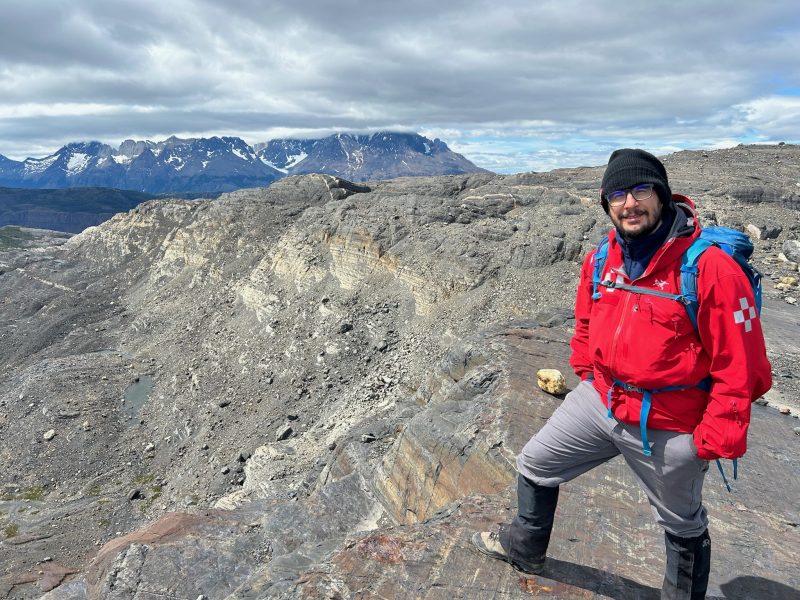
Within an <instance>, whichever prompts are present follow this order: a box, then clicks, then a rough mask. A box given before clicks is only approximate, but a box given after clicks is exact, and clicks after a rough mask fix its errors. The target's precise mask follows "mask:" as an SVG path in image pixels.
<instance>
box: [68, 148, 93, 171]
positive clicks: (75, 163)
mask: <svg viewBox="0 0 800 600" xmlns="http://www.w3.org/2000/svg"><path fill="white" fill-rule="evenodd" d="M90 159H91V157H90V156H89V155H88V154H84V153H83V152H76V153H75V154H73V155H72V156H70V157H69V160H68V161H67V175H77V174H78V173H82V172H83V170H84V169H85V168H86V165H88V164H89V160H90Z"/></svg>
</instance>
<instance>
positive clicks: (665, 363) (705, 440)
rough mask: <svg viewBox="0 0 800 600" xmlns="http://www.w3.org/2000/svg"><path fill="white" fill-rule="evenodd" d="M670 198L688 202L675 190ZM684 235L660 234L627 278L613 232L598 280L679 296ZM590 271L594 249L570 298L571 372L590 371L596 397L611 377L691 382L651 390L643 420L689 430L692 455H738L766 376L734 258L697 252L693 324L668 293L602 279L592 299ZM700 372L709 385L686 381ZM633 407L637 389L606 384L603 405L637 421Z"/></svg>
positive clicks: (646, 384) (749, 297)
mask: <svg viewBox="0 0 800 600" xmlns="http://www.w3.org/2000/svg"><path fill="white" fill-rule="evenodd" d="M673 200H674V201H675V202H680V203H684V204H687V205H689V206H691V207H692V209H693V208H694V205H693V204H692V202H691V200H689V199H688V198H686V197H684V196H678V195H674V196H673ZM685 212H687V213H688V212H689V211H685ZM689 219H690V220H689V224H690V225H692V217H691V216H690V217H689ZM685 233H686V234H687V235H682V236H681V235H679V236H677V237H671V238H669V239H667V241H666V242H665V243H664V245H663V246H662V247H661V248H659V249H658V251H657V252H656V254H655V255H654V256H653V258H652V259H651V260H650V263H649V264H648V266H647V269H646V270H645V272H644V273H643V274H642V275H641V277H639V278H638V279H636V280H635V281H633V282H631V281H630V280H628V279H627V277H626V276H625V273H624V269H623V268H622V265H623V260H622V251H621V249H620V246H619V244H618V242H617V239H616V231H614V230H612V231H611V232H610V234H609V247H608V258H607V260H606V265H605V273H604V274H603V275H604V276H603V279H607V278H609V276H610V279H612V280H615V281H619V282H623V283H632V284H634V285H636V286H642V287H648V288H653V289H657V290H660V291H664V292H668V293H674V294H677V293H679V292H680V262H681V257H682V255H683V253H684V252H685V251H686V249H687V248H688V247H689V245H690V244H691V243H692V241H693V240H694V239H695V238H696V237H697V236H698V235H700V228H699V226H698V225H697V224H696V223H695V224H694V225H693V230H687V231H686V232H685ZM593 268H594V251H592V252H590V253H589V255H588V256H587V257H586V259H585V260H584V263H583V268H582V270H581V278H580V284H579V286H578V294H577V298H576V302H575V320H576V326H575V335H574V336H573V338H572V343H571V345H572V358H571V359H570V364H571V365H572V367H573V369H574V370H575V372H576V373H577V374H578V376H579V377H581V379H586V378H589V377H591V376H592V374H594V387H595V389H596V390H597V391H598V392H599V394H600V397H601V399H603V401H605V400H606V398H607V393H608V390H609V388H611V387H612V384H613V383H614V379H617V380H619V381H621V382H624V383H627V384H630V385H631V386H635V387H638V388H643V389H650V390H653V389H660V388H664V387H669V386H681V385H685V386H690V387H687V388H686V389H682V390H678V391H665V392H658V393H654V394H652V407H651V409H650V414H649V417H648V419H647V427H649V428H652V429H664V430H669V431H681V432H687V433H689V432H694V442H695V445H696V446H697V455H698V456H699V457H700V458H703V459H706V460H711V459H715V458H720V457H724V458H738V457H739V456H741V455H742V454H744V453H745V451H746V450H747V427H748V425H749V423H750V404H751V402H752V401H753V400H755V399H756V398H758V397H759V396H761V395H763V394H764V393H765V392H766V391H767V390H768V389H769V388H770V386H771V385H772V376H771V367H770V364H769V361H768V360H767V355H766V348H765V346H764V336H763V334H762V331H761V322H760V320H759V318H758V316H755V317H754V318H752V319H751V318H749V317H750V315H751V314H752V313H751V312H750V311H749V307H754V306H755V300H754V297H753V291H752V288H751V286H750V283H749V282H748V280H747V277H746V276H745V275H744V273H742V271H741V269H740V268H739V266H738V265H737V264H736V262H735V261H734V260H733V259H732V258H731V257H729V256H728V255H727V254H725V252H723V251H722V250H719V249H718V248H714V247H712V248H709V249H708V250H707V251H706V252H704V253H703V255H702V256H701V258H700V261H699V263H698V268H699V276H698V281H697V290H698V302H699V308H698V314H697V327H698V328H697V330H695V328H694V326H693V325H692V322H691V321H690V320H689V317H688V314H687V312H686V309H685V308H684V306H683V305H682V304H681V303H679V302H677V301H675V300H671V299H669V298H661V297H657V296H650V295H643V294H636V293H634V292H629V291H625V290H621V289H607V288H605V287H602V286H601V287H600V290H599V291H600V292H601V296H600V298H599V299H598V300H592V297H591V296H592V270H593ZM737 313H738V316H737ZM742 316H744V317H745V318H744V319H742ZM709 376H710V379H711V389H710V392H706V391H703V390H702V389H700V388H698V387H694V386H695V385H696V384H697V383H699V382H700V381H702V380H703V379H704V378H706V377H709ZM641 405H642V394H641V392H636V391H626V390H624V389H621V388H620V387H614V389H613V391H612V398H611V409H612V411H613V413H614V415H615V416H616V417H617V418H618V419H619V420H621V421H623V422H625V423H629V424H631V425H637V426H638V425H639V413H640V410H641Z"/></svg>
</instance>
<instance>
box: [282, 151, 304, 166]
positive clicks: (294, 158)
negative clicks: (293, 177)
mask: <svg viewBox="0 0 800 600" xmlns="http://www.w3.org/2000/svg"><path fill="white" fill-rule="evenodd" d="M307 156H308V154H307V153H305V152H301V153H300V154H292V155H291V156H288V157H287V158H288V160H287V161H286V170H289V169H291V168H292V167H293V166H295V165H296V164H297V163H299V162H301V161H303V160H305V159H306V157H307Z"/></svg>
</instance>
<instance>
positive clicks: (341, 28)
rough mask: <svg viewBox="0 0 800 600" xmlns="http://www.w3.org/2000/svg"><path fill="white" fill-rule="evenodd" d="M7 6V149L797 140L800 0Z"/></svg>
mask: <svg viewBox="0 0 800 600" xmlns="http://www.w3.org/2000/svg"><path fill="white" fill-rule="evenodd" d="M8 4H9V5H10V6H4V7H3V17H2V20H0V76H2V82H3V88H2V89H3V93H2V94H0V154H3V155H5V156H8V157H10V158H15V159H18V160H19V159H23V158H26V157H27V156H37V157H41V156H45V155H47V154H50V153H52V152H53V151H55V150H56V149H57V148H59V147H60V146H62V145H64V144H65V143H67V142H71V141H79V140H89V139H97V140H100V141H103V142H107V143H110V144H114V145H116V144H119V142H121V141H122V140H123V139H125V138H133V139H152V140H161V139H164V138H166V137H168V136H169V135H173V134H175V135H178V136H183V137H188V136H211V135H237V136H240V137H242V138H244V139H245V140H246V141H247V142H249V143H255V142H262V141H266V140H268V139H271V138H275V137H317V136H321V135H327V134H329V133H333V132H339V131H356V132H372V131H377V130H386V129H390V130H411V131H418V132H421V133H423V134H425V135H428V136H430V137H440V138H441V139H443V140H444V141H445V142H446V143H447V144H448V145H450V147H451V148H452V149H454V150H456V151H458V152H461V153H463V154H464V155H466V156H467V157H468V158H469V159H471V160H472V161H473V162H475V163H476V164H478V165H479V166H482V167H484V168H488V169H491V170H494V171H498V172H519V171H527V170H546V169H551V168H554V167H561V166H575V165H579V164H602V163H604V162H605V160H606V158H607V156H608V154H609V153H610V151H611V150H612V149H614V148H616V147H619V146H622V145H635V146H640V147H645V148H648V149H650V150H652V151H654V152H656V153H659V154H663V153H667V152H670V151H673V150H679V149H683V148H715V147H724V146H730V145H735V144H737V143H741V142H744V143H751V142H767V141H773V142H777V141H786V142H798V141H800V35H798V34H800V10H798V8H797V2H796V0H790V1H775V2H763V3H757V2H744V1H733V2H732V1H729V0H728V1H722V0H719V1H703V0H698V1H694V2H689V1H681V0H675V1H669V2H667V1H664V2H641V3H634V2H629V1H627V0H620V1H590V0H586V1H570V0H558V1H556V2H550V1H537V2H531V1H530V0H519V1H517V0H513V1H507V2H498V0H493V1H492V2H489V1H483V0H472V1H461V2H446V3H445V2H441V3H432V2H422V1H417V0H412V1H397V0H395V1H393V2H384V1H378V0H372V1H361V0H339V1H337V2H326V1H323V0H310V1H303V2H289V1H273V2H263V1H257V0H239V1H233V0H231V1H229V2H222V1H210V0H209V1H207V2H203V1H200V0H194V1H190V0H170V1H169V2H165V1H163V0H159V1H152V0H136V1H127V0H116V1H114V2H108V1H100V0H97V1H91V0H85V1H84V0H73V1H71V2H69V3H66V2H62V1H60V0H58V1H57V0H50V1H44V0H41V1H37V0H30V1H29V2H27V3H8Z"/></svg>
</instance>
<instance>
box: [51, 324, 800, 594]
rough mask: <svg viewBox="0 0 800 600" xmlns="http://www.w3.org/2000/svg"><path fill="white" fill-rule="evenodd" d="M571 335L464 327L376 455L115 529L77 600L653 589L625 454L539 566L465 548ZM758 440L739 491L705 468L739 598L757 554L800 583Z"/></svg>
mask: <svg viewBox="0 0 800 600" xmlns="http://www.w3.org/2000/svg"><path fill="white" fill-rule="evenodd" d="M567 342H568V336H567V335H565V334H564V333H563V332H554V331H553V330H552V329H537V328H535V327H533V326H532V324H531V323H529V322H528V323H526V322H520V323H515V324H513V325H512V326H510V327H508V328H494V329H491V330H489V331H486V332H484V333H482V334H479V335H477V336H474V337H473V338H472V339H471V340H469V342H468V343H466V344H464V345H461V346H459V347H458V348H454V349H453V350H452V351H451V352H450V353H449V354H448V356H447V358H446V359H445V360H444V361H443V362H442V363H441V364H440V366H439V367H438V368H437V369H436V370H435V371H433V372H432V373H431V374H430V376H429V378H428V381H427V383H426V384H425V385H424V386H423V388H422V389H421V391H420V393H419V394H420V396H419V399H421V400H423V401H424V403H423V404H421V405H419V406H418V412H417V414H416V415H415V416H414V417H412V418H411V419H410V420H408V421H407V422H406V423H405V425H404V426H403V427H402V431H400V432H399V433H398V434H397V436H396V437H395V438H394V440H393V442H392V443H391V445H390V447H389V448H387V449H386V451H385V452H383V453H382V456H381V455H380V454H372V453H370V452H368V451H366V450H365V445H364V444H363V443H362V442H361V441H359V440H358V439H352V440H351V441H349V442H348V443H346V444H344V445H343V446H342V447H340V448H338V449H337V450H336V452H335V454H334V457H332V460H331V461H330V462H329V463H328V467H326V469H325V471H324V472H323V473H321V474H320V476H319V477H318V478H317V479H316V481H315V482H314V484H313V489H312V491H311V492H310V494H309V495H308V496H307V497H305V498H300V499H298V500H297V501H296V502H285V501H284V502H277V501H276V502H271V503H265V502H264V501H257V502H255V503H252V504H245V505H242V506H240V507H239V508H236V509H234V510H232V511H210V512H204V513H199V514H192V515H188V514H184V515H168V516H166V517H164V518H162V519H161V520H160V521H158V522H156V523H155V524H154V525H152V526H150V527H148V528H146V529H144V530H142V531H139V532H136V533H133V534H130V535H128V536H125V537H123V538H119V539H116V540H114V541H112V542H110V543H109V544H107V545H106V546H105V547H104V548H103V549H102V550H101V551H100V553H99V555H98V557H97V558H96V559H95V560H94V562H93V563H92V565H91V566H90V568H89V571H88V573H87V575H86V580H87V582H88V583H87V590H88V592H87V594H86V595H85V596H83V597H86V598H116V597H120V598H122V597H127V598H138V597H142V598H144V597H145V592H146V591H147V590H153V589H155V588H153V587H152V586H153V585H154V584H156V585H158V586H162V587H161V588H159V589H163V590H168V591H169V593H171V594H174V595H177V596H178V597H196V596H197V595H200V594H204V595H206V596H207V597H225V598H228V599H229V600H233V599H242V600H243V599H245V598H247V599H252V598H336V597H339V598H349V597H354V596H358V595H360V596H361V597H385V598H412V597H413V598H453V597H475V598H479V597H485V595H486V594H489V593H493V594H495V595H497V594H502V595H508V597H515V596H516V595H520V594H525V593H528V594H534V595H535V594H543V593H544V594H550V595H555V596H556V597H561V598H587V597H599V598H606V597H611V598H620V597H624V598H628V597H630V598H633V597H642V598H650V597H658V591H657V590H658V589H659V588H660V582H661V577H662V565H663V533H662V531H661V530H660V529H659V528H658V526H657V525H656V524H655V523H654V520H653V517H652V514H651V512H650V509H649V507H648V505H647V502H646V499H645V497H644V495H643V493H642V492H641V491H640V489H639V487H638V484H637V482H636V481H635V479H634V477H633V475H632V474H631V473H630V471H629V470H628V469H627V467H626V466H625V465H624V463H623V462H622V461H621V460H620V459H618V458H617V459H614V460H612V461H610V462H609V463H607V464H606V465H603V466H601V467H599V468H597V469H595V470H594V471H591V472H590V473H588V474H586V475H584V476H582V477H581V478H579V479H578V480H575V481H574V482H571V483H569V484H566V485H564V486H563V489H562V494H561V499H560V503H559V508H558V511H557V514H556V529H555V533H554V536H553V541H552V543H551V549H550V557H551V558H550V562H549V564H548V567H547V571H546V572H545V574H544V575H543V576H539V577H534V576H522V575H520V574H519V573H517V572H516V571H514V570H513V569H512V568H511V567H510V566H508V565H505V564H503V563H493V562H491V561H490V560H489V559H487V558H486V557H484V556H483V555H481V554H479V553H478V552H477V551H475V550H474V549H473V548H471V547H470V544H469V536H470V535H471V533H472V532H473V531H476V530H487V529H492V528H494V527H496V526H497V524H498V523H500V522H504V521H507V520H509V519H510V518H512V517H513V511H514V501H515V496H514V493H513V490H514V488H515V486H514V483H513V482H514V477H515V476H514V470H513V467H512V461H513V458H514V456H515V454H516V453H517V451H518V449H519V448H521V445H522V444H524V443H525V442H526V441H527V439H528V438H529V437H530V435H532V434H533V433H535V431H536V430H538V429H539V428H540V427H541V426H542V425H543V424H544V422H545V420H546V418H547V417H548V416H549V415H550V414H551V413H552V411H553V410H554V409H555V408H556V407H557V406H558V404H559V403H560V400H559V399H558V398H554V397H553V396H551V395H549V394H547V393H545V392H543V391H542V390H540V389H539V388H538V386H537V385H536V383H535V380H534V379H533V378H532V377H531V373H535V369H536V367H537V366H539V365H540V364H543V363H544V362H545V361H550V362H554V361H555V362H563V364H564V365H566V361H567V358H568V344H567ZM576 384H577V380H576V379H575V378H574V377H573V378H571V380H570V385H571V386H574V385H576ZM396 418H397V421H398V425H400V424H401V423H402V422H403V419H402V418H401V417H399V416H398V417H396ZM398 425H396V426H395V427H396V428H397V427H398ZM768 432H769V433H768ZM752 433H753V436H754V438H755V439H761V436H766V435H771V436H772V438H771V439H773V440H775V442H777V445H778V446H780V445H782V444H785V443H788V442H790V441H791V437H792V436H793V434H792V432H791V428H790V427H789V424H788V422H786V421H785V420H781V418H780V417H779V416H777V415H776V414H775V413H774V412H772V411H769V410H768V409H763V408H760V407H756V408H755V411H754V419H753V432H752ZM795 437H796V436H795ZM754 446H755V447H753V448H752V449H751V451H750V452H749V453H748V455H747V459H748V460H747V462H748V465H749V467H748V472H747V474H745V473H742V480H741V482H740V483H739V484H738V485H737V486H736V487H737V489H736V496H734V497H731V496H730V495H728V493H727V492H726V491H725V490H724V487H723V486H722V483H721V481H719V480H718V479H717V478H715V476H714V473H711V472H710V474H709V477H708V481H707V484H706V502H707V505H708V506H709V510H710V515H711V519H712V521H711V523H712V524H711V534H712V539H713V540H714V556H715V562H714V568H713V570H712V585H711V591H710V594H711V595H712V596H714V597H729V598H739V597H745V596H742V595H741V594H742V593H746V592H747V590H750V589H752V586H753V585H755V584H754V583H753V582H752V581H750V580H745V579H743V577H744V576H745V575H747V574H749V573H750V571H749V569H751V568H752V564H753V562H757V563H759V564H768V565H769V569H770V571H769V573H770V575H769V576H768V577H766V576H764V577H763V580H762V581H760V582H756V583H757V584H758V585H759V586H760V589H764V590H767V591H769V590H773V591H775V593H778V592H780V591H781V590H782V589H784V588H785V589H789V588H788V587H786V586H789V585H796V583H792V582H795V579H794V578H795V577H796V576H795V573H794V561H796V560H797V559H798V558H800V548H798V544H797V542H796V540H795V539H794V538H795V536H796V531H795V529H796V527H795V525H794V523H795V520H796V516H797V515H796V514H795V513H796V510H795V508H794V505H793V503H792V501H791V499H792V498H794V497H796V494H797V493H798V491H800V489H797V488H798V486H797V485H796V484H797V481H796V479H793V480H792V481H789V482H784V479H785V478H784V477H783V475H781V474H780V472H781V471H782V470H783V469H785V468H786V467H785V464H787V462H788V464H792V465H794V466H795V467H796V464H797V457H796V455H792V454H789V453H787V452H786V451H784V452H780V451H778V450H777V447H773V446H769V447H767V446H760V445H759V444H755V445H754ZM773 478H774V480H773ZM756 480H758V483H756ZM779 481H781V482H783V483H782V484H781V486H778V482H779ZM399 482H402V484H401V483H399ZM770 482H771V483H770ZM401 492H403V494H402V496H401ZM209 561H211V562H209ZM195 570H197V571H196V573H197V575H196V576H195ZM179 574H182V575H185V574H191V575H190V576H189V577H185V576H184V577H179ZM222 581H224V582H225V583H224V584H223V583H221V582H222ZM781 586H784V588H782V587H781ZM726 590H727V591H726ZM743 590H744V591H743ZM225 593H227V594H228V595H225ZM770 593H772V592H770ZM115 594H117V595H115ZM119 594H122V595H119ZM737 594H739V595H737ZM66 597H68V596H60V595H59V593H58V591H57V590H54V591H53V592H52V593H51V594H50V595H49V596H48V598H49V600H55V599H57V598H66ZM767 597H776V598H777V597H780V596H779V595H776V596H772V595H771V596H767Z"/></svg>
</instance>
